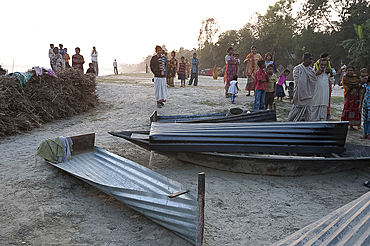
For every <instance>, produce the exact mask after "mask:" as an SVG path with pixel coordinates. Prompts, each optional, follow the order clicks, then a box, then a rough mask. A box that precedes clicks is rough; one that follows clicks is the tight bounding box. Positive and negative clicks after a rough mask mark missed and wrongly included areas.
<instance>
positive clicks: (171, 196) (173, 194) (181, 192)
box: [168, 190, 189, 198]
mask: <svg viewBox="0 0 370 246" xmlns="http://www.w3.org/2000/svg"><path fill="white" fill-rule="evenodd" d="M188 192H189V190H182V191H178V192H176V193H172V194H170V195H168V197H169V198H174V197H177V196H180V195H182V194H186V193H188Z"/></svg>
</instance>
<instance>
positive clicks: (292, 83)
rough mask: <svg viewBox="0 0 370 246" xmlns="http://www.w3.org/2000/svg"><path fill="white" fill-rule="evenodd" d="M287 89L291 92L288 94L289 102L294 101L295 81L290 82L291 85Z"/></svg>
mask: <svg viewBox="0 0 370 246" xmlns="http://www.w3.org/2000/svg"><path fill="white" fill-rule="evenodd" d="M285 88H286V85H285ZM287 89H288V93H289V95H288V98H289V102H292V99H293V95H294V82H289V87H288V88H287Z"/></svg>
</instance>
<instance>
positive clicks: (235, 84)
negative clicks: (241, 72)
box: [228, 75, 239, 104]
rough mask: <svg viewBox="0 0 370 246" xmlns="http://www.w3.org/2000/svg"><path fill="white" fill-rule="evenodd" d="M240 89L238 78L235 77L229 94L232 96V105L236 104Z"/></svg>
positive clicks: (231, 82)
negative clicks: (236, 95)
mask: <svg viewBox="0 0 370 246" xmlns="http://www.w3.org/2000/svg"><path fill="white" fill-rule="evenodd" d="M238 91H239V87H238V76H237V75H234V76H233V80H231V81H230V86H229V90H228V93H229V94H231V96H230V98H231V103H233V104H234V103H235V94H236V93H238Z"/></svg>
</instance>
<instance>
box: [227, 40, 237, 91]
mask: <svg viewBox="0 0 370 246" xmlns="http://www.w3.org/2000/svg"><path fill="white" fill-rule="evenodd" d="M225 62H226V65H227V70H226V85H225V96H226V98H228V97H229V93H228V91H229V87H230V81H231V80H233V77H234V75H236V73H237V65H238V64H237V61H236V59H235V57H234V49H233V48H232V47H229V48H228V49H227V55H226V56H225Z"/></svg>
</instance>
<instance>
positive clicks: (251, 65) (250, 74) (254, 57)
mask: <svg viewBox="0 0 370 246" xmlns="http://www.w3.org/2000/svg"><path fill="white" fill-rule="evenodd" d="M262 59H263V58H262V56H261V55H260V54H258V53H257V47H256V46H254V45H253V46H252V47H251V53H249V54H248V55H247V57H246V58H245V60H244V63H247V68H246V69H245V76H247V85H246V87H245V90H246V91H248V94H247V96H250V94H251V91H252V90H253V91H254V75H255V73H256V72H257V70H258V65H257V63H258V61H259V60H262Z"/></svg>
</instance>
